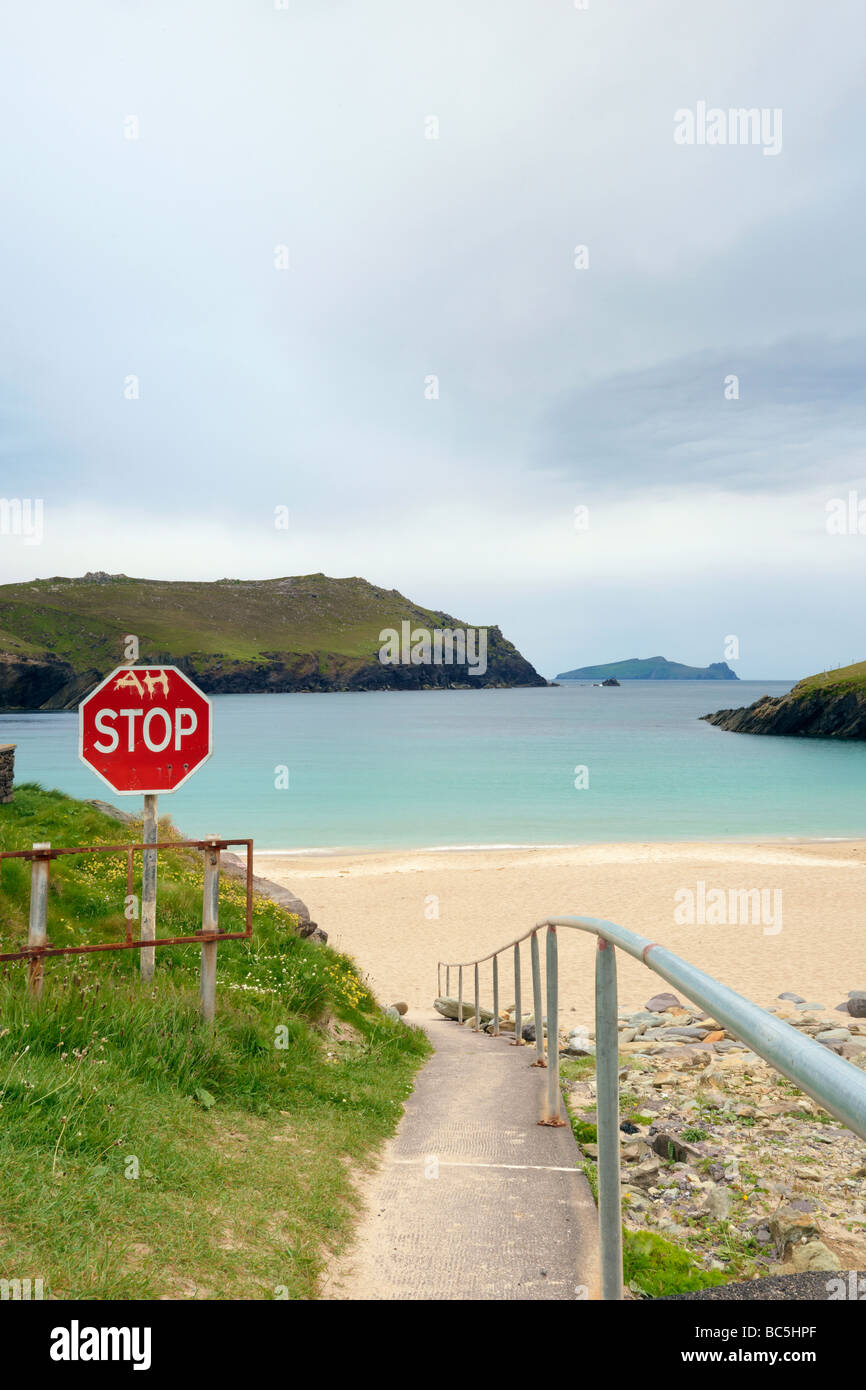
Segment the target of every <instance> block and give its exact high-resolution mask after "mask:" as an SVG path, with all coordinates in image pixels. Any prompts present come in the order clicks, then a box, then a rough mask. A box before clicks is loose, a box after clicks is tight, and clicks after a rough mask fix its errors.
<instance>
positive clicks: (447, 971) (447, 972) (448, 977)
mask: <svg viewBox="0 0 866 1390" xmlns="http://www.w3.org/2000/svg"><path fill="white" fill-rule="evenodd" d="M445 994H446V997H447V998H448V999H450V998H451V966H450V965H446V967H445Z"/></svg>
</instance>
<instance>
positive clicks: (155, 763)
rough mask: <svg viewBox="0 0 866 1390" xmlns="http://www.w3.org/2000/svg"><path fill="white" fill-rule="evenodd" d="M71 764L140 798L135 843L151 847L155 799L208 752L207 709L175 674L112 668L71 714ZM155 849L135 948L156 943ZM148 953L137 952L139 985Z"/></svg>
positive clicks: (147, 972)
mask: <svg viewBox="0 0 866 1390" xmlns="http://www.w3.org/2000/svg"><path fill="white" fill-rule="evenodd" d="M78 725H79V742H78V756H79V757H80V758H81V761H82V762H83V763H86V764H87V766H88V767H89V768H90V769H91V771H93V772H95V773H96V775H97V777H101V778H102V780H103V782H107V784H108V786H109V787H111V789H112V791H115V792H117V793H118V794H119V795H120V796H133V795H136V794H139V795H140V794H142V793H143V794H144V818H143V824H142V834H141V838H142V843H144V844H146V845H156V844H157V843H158V840H159V812H158V806H157V798H158V795H159V793H160V792H173V791H176V790H177V788H178V787H180V786H182V785H183V783H184V782H185V781H186V780H187V778H188V777H191V776H192V774H193V773H194V772H195V771H196V770H197V769H198V768H200V767H201V765H202V763H204V762H207V760H208V758H209V757H210V755H211V752H212V751H213V707H212V705H211V702H210V700H209V699H208V697H207V696H206V695H205V694H204V693H203V692H202V691H201V690H199V688H198V686H197V685H195V684H194V683H193V682H192V681H191V680H190V679H189V676H186V675H184V673H183V671H181V670H179V669H178V668H177V667H176V666H118V667H117V669H116V670H114V671H112V673H111V675H110V676H106V678H105V680H103V681H100V683H99V685H98V686H97V687H96V689H95V690H92V691H91V693H90V694H89V695H88V696H87V697H86V698H85V699H84V700H82V702H81V704H80V705H79V707H78ZM156 861H157V851H156V849H145V850H144V852H143V855H142V870H141V940H142V941H148V942H149V941H153V940H155V938H156V868H157V862H156ZM154 962H155V951H154V949H153V947H152V946H142V948H141V979H142V982H143V983H144V984H149V983H150V981H151V980H152V979H153V972H154Z"/></svg>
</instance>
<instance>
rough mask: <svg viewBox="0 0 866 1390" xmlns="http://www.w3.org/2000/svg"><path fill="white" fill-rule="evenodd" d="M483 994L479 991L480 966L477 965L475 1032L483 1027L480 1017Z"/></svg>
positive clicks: (473, 1026)
mask: <svg viewBox="0 0 866 1390" xmlns="http://www.w3.org/2000/svg"><path fill="white" fill-rule="evenodd" d="M480 1000H481V995H480V994H479V992H478V966H477V965H476V966H475V1022H474V1023H473V1025H472V1031H473V1033H477V1032H478V1031H479V1030H480V1028H481V1019H480V1018H479V1017H478V1015H479V1013H480V1012H481V1003H480Z"/></svg>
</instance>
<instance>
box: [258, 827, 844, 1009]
mask: <svg viewBox="0 0 866 1390" xmlns="http://www.w3.org/2000/svg"><path fill="white" fill-rule="evenodd" d="M864 867H866V843H864V842H862V841H844V842H838V843H828V842H809V843H798V844H793V843H768V844H741V843H715V844H697V843H696V844H625V845H581V846H575V847H573V848H564V849H521V850H511V849H504V850H490V849H487V850H472V851H453V850H451V851H449V850H444V851H437V850H424V851H414V850H407V851H400V852H388V853H380V852H369V853H363V852H359V853H353V854H346V855H344V854H340V855H321V854H319V855H308V856H286V857H277V856H273V857H272V856H262V857H257V860H256V872H257V873H260V874H263V875H264V876H266V877H268V878H271V879H275V880H276V881H277V882H280V883H284V884H287V885H288V886H289V887H290V888H292V889H293V890H294V891H295V892H296V893H297V894H298V896H299V897H301V898H302V899H303V900H304V901H305V902H306V903H307V905H308V907H309V909H310V913H311V915H312V917H313V918H314V919H315V920H316V921H317V922H318V923H319V925H320V926H321V927H324V929H325V930H326V931H327V932H328V935H329V939H330V943H331V944H332V945H333V946H334V947H336V948H337V949H338V950H340V951H345V952H346V953H348V954H349V955H351V956H353V957H354V958H355V960H356V961H357V962H358V964H359V966H360V967H361V970H362V972H363V973H364V974H365V976H366V977H367V979H368V980H369V983H370V985H371V986H372V988H373V990H374V992H375V993H376V995H377V996H378V998H379V999H380V1000H381V1002H382V1003H383V1004H388V1003H391V1002H393V1001H396V1000H405V1001H406V1002H407V1003H408V1004H409V1005H410V1006H411V1007H413V1008H416V1007H429V1005H430V1003H431V1002H432V999H433V997H434V995H435V992H436V963H437V961H438V960H443V961H445V960H451V961H461V960H462V961H468V960H471V959H473V958H474V957H476V956H481V955H485V954H486V953H487V952H488V951H490V950H492V949H494V948H495V947H498V946H504V945H506V944H507V943H508V942H510V941H511V940H512V939H513V938H514V937H515V936H518V935H520V934H521V933H522V932H525V931H526V930H527V929H528V928H529V927H531V926H532V924H533V923H534V922H535V921H537V920H538V919H539V918H541V917H544V916H546V915H548V914H557V913H572V914H581V915H586V916H592V917H604V918H608V919H610V920H612V921H614V922H618V923H620V924H621V925H622V926H625V927H630V928H632V930H634V931H637V932H640V933H641V934H642V935H644V936H648V937H650V938H652V939H653V940H654V941H658V942H660V943H661V944H662V945H664V946H667V947H668V948H669V949H671V950H672V951H676V952H677V954H678V955H681V956H683V957H684V958H685V959H686V960H689V961H691V962H692V963H693V964H695V965H697V966H699V967H700V968H701V969H703V970H706V971H708V972H709V973H710V974H712V975H715V976H716V977H717V978H718V979H720V980H722V981H723V982H724V983H725V984H728V985H730V986H732V988H734V989H736V990H738V991H740V992H741V993H742V994H745V995H747V996H748V997H749V998H751V999H753V1000H754V1001H755V1002H756V1003H758V1004H763V1005H765V1006H766V1005H768V1004H770V1003H771V1001H772V1000H773V999H774V998H775V996H776V995H777V994H779V993H781V992H782V991H783V990H795V991H797V992H798V993H799V994H802V995H804V996H806V997H807V998H808V999H809V1000H810V1001H813V1000H814V1001H815V1002H817V1003H820V1004H823V1005H825V1006H826V1007H828V1008H832V1007H833V1006H834V1005H836V1004H838V1003H839V1002H840V1001H841V1000H842V999H844V998H845V997H846V996H847V993H848V991H849V990H850V989H866V932H864V924H866V877H864V876H863V871H864ZM699 880H703V881H704V883H705V884H706V888H707V890H710V889H712V888H722V889H725V890H729V889H742V888H758V889H765V890H769V899H768V903H769V904H770V905H772V903H773V894H774V891H775V890H780V892H781V908H782V911H781V922H782V927H781V930H780V931H778V932H775V930H773V929H772V925H771V924H770V923H766V924H765V925H762V924H761V923H758V924H754V925H753V924H751V923H747V924H744V925H716V926H709V925H694V926H688V925H678V924H677V923H676V922H675V920H674V909H675V905H676V904H675V899H674V894H675V892H676V891H677V890H678V889H683V888H690V889H692V890H696V887H697V883H698V881H699ZM434 910H438V918H437V917H436V916H435V915H434ZM768 925H769V926H770V927H771V929H770V930H769V931H768V930H766V926H768ZM560 939H561V944H560V978H561V994H560V1001H561V1002H560V1007H561V1010H562V1021H563V1023H569V1022H581V1023H583V1022H589V1021H590V1020H591V1017H592V1000H593V976H594V953H595V941H594V939H593V938H591V937H588V936H584V935H583V934H582V933H578V932H561V933H560ZM522 954H523V957H524V962H523V963H524V985H523V989H524V994H523V998H524V1000H525V1001H527V1005H526V1006H527V1007H531V995H530V994H529V992H528V965H529V952H528V950H524V951H523V953H522ZM489 971H490V966H489V965H487V966H484V967H482V972H486V973H482V999H484V1000H486V1001H487V1002H488V1003H489V1001H490V974H489ZM500 972H501V973H500V979H501V982H502V992H501V996H500V997H501V1000H502V1003H503V1005H506V1004H510V1003H511V1002H512V1000H513V997H514V991H513V983H512V981H513V975H512V970H511V965H510V962H508V961H501V963H500ZM464 978H465V992H466V995H467V997H469V996H470V994H471V989H472V983H471V972H467V975H466V976H465V977H464ZM619 979H620V991H619V997H620V1004H621V1006H625V1005H634V1006H640V1005H642V1004H644V1003H645V1001H646V1000H647V999H649V998H650V996H651V995H652V994H654V993H657V992H658V991H659V990H664V989H667V988H668V986H667V985H666V984H665V982H664V981H662V980H660V979H659V977H658V976H656V975H654V974H653V973H652V971H650V970H648V969H647V968H646V967H645V966H643V965H641V964H639V963H638V962H637V961H634V960H632V959H630V958H628V957H625V956H623V954H622V953H620V964H619ZM455 988H456V981H455V978H454V977H453V976H452V993H453V992H454V989H455Z"/></svg>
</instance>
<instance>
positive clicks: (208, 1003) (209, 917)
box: [199, 835, 220, 1027]
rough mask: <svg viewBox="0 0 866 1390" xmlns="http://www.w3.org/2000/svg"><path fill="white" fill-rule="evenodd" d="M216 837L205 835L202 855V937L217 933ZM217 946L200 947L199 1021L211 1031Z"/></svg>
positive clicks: (214, 943)
mask: <svg viewBox="0 0 866 1390" xmlns="http://www.w3.org/2000/svg"><path fill="white" fill-rule="evenodd" d="M219 838H220V837H219V835H206V836H205V839H206V840H208V841H210V843H209V844H208V845H207V847H206V849H205V852H204V889H203V892H202V909H201V929H202V932H203V933H206V932H214V933H215V932H218V931H219V892H220V851H219ZM216 972H217V943H216V941H203V942H202V944H201V983H200V987H199V996H200V1001H201V1016H202V1021H203V1022H204V1023H205V1024H206V1025H207V1026H208V1027H210V1026H211V1025H212V1023H213V1021H214V1013H215V1012H216Z"/></svg>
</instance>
